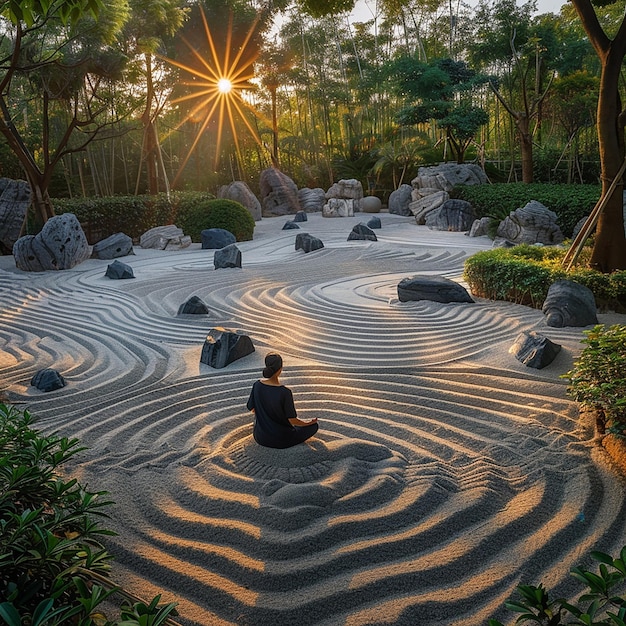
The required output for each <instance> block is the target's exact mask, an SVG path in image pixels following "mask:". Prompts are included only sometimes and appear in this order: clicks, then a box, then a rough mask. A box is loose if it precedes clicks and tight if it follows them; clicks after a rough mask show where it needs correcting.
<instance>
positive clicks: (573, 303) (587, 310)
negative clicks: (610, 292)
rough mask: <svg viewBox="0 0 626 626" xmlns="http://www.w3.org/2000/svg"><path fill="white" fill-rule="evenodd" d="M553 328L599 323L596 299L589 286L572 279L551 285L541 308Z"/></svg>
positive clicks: (558, 281)
mask: <svg viewBox="0 0 626 626" xmlns="http://www.w3.org/2000/svg"><path fill="white" fill-rule="evenodd" d="M541 310H542V311H543V314H544V315H545V316H546V324H547V325H548V326H552V327H553V328H564V327H566V326H576V327H579V326H591V325H595V324H597V323H598V317H597V308H596V300H595V297H594V295H593V292H592V291H591V289H589V288H588V287H585V286H584V285H580V284H579V283H575V282H574V281H571V280H557V281H556V282H554V283H552V284H551V285H550V288H549V289H548V295H547V296H546V299H545V301H544V303H543V307H542V309H541Z"/></svg>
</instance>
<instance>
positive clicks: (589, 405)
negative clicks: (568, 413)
mask: <svg viewBox="0 0 626 626" xmlns="http://www.w3.org/2000/svg"><path fill="white" fill-rule="evenodd" d="M584 334H585V335H586V337H585V339H583V340H582V342H583V343H584V344H586V345H585V348H584V349H583V351H582V353H581V355H580V357H579V358H578V360H577V361H575V362H574V367H573V368H572V369H571V370H570V371H569V372H567V373H565V374H563V376H562V378H567V379H569V385H568V387H567V392H568V394H569V395H570V396H571V397H572V398H573V399H574V400H576V402H579V403H580V404H581V406H582V407H583V408H586V409H589V410H592V411H596V412H597V414H599V419H600V421H601V423H602V424H604V425H606V426H607V432H609V433H610V434H613V435H616V436H617V437H619V438H622V439H625V438H626V326H621V325H619V324H615V325H613V326H610V327H609V328H606V327H605V326H604V325H603V324H599V325H597V326H594V327H593V328H592V329H591V330H586V331H584ZM602 430H603V429H602Z"/></svg>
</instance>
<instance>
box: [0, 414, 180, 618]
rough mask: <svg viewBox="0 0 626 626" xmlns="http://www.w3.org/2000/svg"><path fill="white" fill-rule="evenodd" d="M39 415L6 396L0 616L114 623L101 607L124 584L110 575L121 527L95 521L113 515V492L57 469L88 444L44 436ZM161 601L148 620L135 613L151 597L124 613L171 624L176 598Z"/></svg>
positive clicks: (0, 440)
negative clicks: (109, 542)
mask: <svg viewBox="0 0 626 626" xmlns="http://www.w3.org/2000/svg"><path fill="white" fill-rule="evenodd" d="M31 422H32V418H31V416H30V414H29V413H28V412H27V411H24V412H20V411H18V410H17V409H16V408H15V407H12V406H9V405H6V404H1V403H0V599H1V600H2V602H0V619H2V620H3V622H4V623H5V624H7V625H8V626H44V625H45V626H53V625H56V624H68V623H71V624H80V625H81V626H95V625H96V624H99V625H100V626H111V625H112V624H114V622H109V621H107V620H106V618H105V617H104V616H103V615H102V614H101V613H100V612H99V610H96V607H97V606H98V605H100V604H101V603H102V602H103V601H104V600H106V599H107V598H108V597H109V596H110V595H112V594H114V593H119V591H120V590H119V588H118V587H116V586H115V585H114V584H113V583H112V582H110V581H109V579H108V574H109V561H110V559H111V555H110V554H109V553H108V552H107V551H106V549H105V548H104V547H103V546H102V544H101V543H100V538H101V537H102V536H105V535H112V534H113V533H112V532H111V531H109V530H106V529H104V528H103V527H101V526H100V524H99V523H98V522H96V521H94V520H93V517H94V516H97V517H100V518H101V517H103V516H106V515H105V513H104V512H103V510H102V509H103V508H104V507H105V506H107V505H109V504H110V502H108V501H107V500H105V499H104V498H103V496H104V495H105V492H95V493H94V492H89V491H86V490H85V489H83V488H82V487H81V486H80V485H79V483H78V482H77V481H76V480H75V479H71V480H68V481H63V480H61V478H60V477H59V475H58V474H57V468H58V467H59V466H60V465H61V464H63V463H64V462H65V461H67V460H68V459H70V458H71V457H73V456H74V455H75V454H77V453H78V452H79V451H81V450H82V449H83V448H81V447H79V445H78V440H76V439H67V438H60V437H57V436H54V435H51V436H44V435H41V434H39V433H37V432H36V431H35V430H33V429H32V428H31ZM94 581H96V582H97V584H94ZM125 595H126V596H127V597H132V596H130V594H125ZM153 604H154V606H153ZM153 604H151V605H150V607H151V608H150V610H149V612H150V621H146V619H144V620H143V621H141V620H139V619H135V618H134V617H132V615H130V614H132V613H133V611H136V610H142V607H143V606H144V605H143V603H141V602H140V601H139V602H136V603H135V604H132V605H131V604H130V603H129V602H128V601H127V602H126V604H125V608H124V609H123V611H125V612H126V614H127V615H129V616H130V617H131V619H126V618H125V617H124V615H122V618H123V619H124V621H123V624H124V625H125V626H131V625H137V626H139V624H146V625H147V624H153V625H155V626H156V624H163V623H165V620H166V618H167V616H168V615H169V614H172V613H173V611H174V606H175V605H174V604H169V605H165V606H163V607H158V606H157V604H158V599H156V602H155V601H153ZM159 612H160V613H159ZM157 615H161V616H162V619H161V621H155V620H156V618H157Z"/></svg>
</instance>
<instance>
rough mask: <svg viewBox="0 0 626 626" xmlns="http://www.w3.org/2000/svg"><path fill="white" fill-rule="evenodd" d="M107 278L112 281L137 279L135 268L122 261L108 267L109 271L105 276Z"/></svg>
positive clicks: (114, 262)
mask: <svg viewBox="0 0 626 626" xmlns="http://www.w3.org/2000/svg"><path fill="white" fill-rule="evenodd" d="M104 275H105V276H106V277H107V278H111V279H112V280H123V279H126V278H135V274H134V272H133V268H132V267H131V266H130V265H126V263H122V262H121V261H113V263H111V264H110V265H107V271H106V272H105V274H104Z"/></svg>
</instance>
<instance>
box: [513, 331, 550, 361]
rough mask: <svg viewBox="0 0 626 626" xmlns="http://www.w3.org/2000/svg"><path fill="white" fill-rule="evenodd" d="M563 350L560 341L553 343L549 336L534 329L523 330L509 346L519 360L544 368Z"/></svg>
mask: <svg viewBox="0 0 626 626" xmlns="http://www.w3.org/2000/svg"><path fill="white" fill-rule="evenodd" d="M560 351H561V346H560V345H559V344H558V343H553V342H552V341H550V339H548V338H547V337H544V336H543V335H540V334H539V333H536V332H534V331H526V330H524V331H522V332H521V333H520V334H519V335H518V336H517V339H515V343H514V344H513V345H512V346H511V347H510V348H509V353H510V354H512V355H513V356H514V357H515V358H516V359H517V360H518V361H520V362H521V363H523V364H524V365H526V366H527V367H533V368H535V369H538V370H540V369H542V368H544V367H546V366H547V365H550V363H552V361H554V359H555V358H556V355H557V354H558V353H559V352H560Z"/></svg>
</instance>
